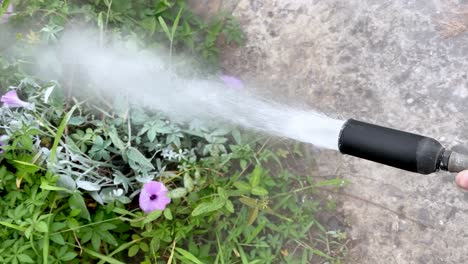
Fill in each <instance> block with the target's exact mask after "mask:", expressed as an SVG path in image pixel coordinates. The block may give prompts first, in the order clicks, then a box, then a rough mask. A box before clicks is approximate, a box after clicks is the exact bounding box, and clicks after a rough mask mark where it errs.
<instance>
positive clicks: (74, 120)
mask: <svg viewBox="0 0 468 264" xmlns="http://www.w3.org/2000/svg"><path fill="white" fill-rule="evenodd" d="M84 122H85V118H84V117H82V116H74V117H72V118H70V120H68V124H69V125H72V126H79V125H82V124H83V123H84Z"/></svg>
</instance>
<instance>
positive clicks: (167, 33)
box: [158, 17, 173, 42]
mask: <svg viewBox="0 0 468 264" xmlns="http://www.w3.org/2000/svg"><path fill="white" fill-rule="evenodd" d="M158 20H159V24H160V25H161V27H162V29H163V30H164V32H165V33H166V36H167V39H169V41H171V42H172V41H173V39H172V37H171V33H170V32H169V28H168V27H167V24H166V21H164V18H162V17H158Z"/></svg>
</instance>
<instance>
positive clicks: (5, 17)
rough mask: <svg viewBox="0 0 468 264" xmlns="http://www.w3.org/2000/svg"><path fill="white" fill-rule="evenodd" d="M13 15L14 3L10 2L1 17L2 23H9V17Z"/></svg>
mask: <svg viewBox="0 0 468 264" xmlns="http://www.w3.org/2000/svg"><path fill="white" fill-rule="evenodd" d="M1 3H2V1H0V4H1ZM12 15H13V5H12V4H10V5H8V7H7V9H6V10H5V12H4V13H3V15H2V17H1V19H0V24H3V23H7V22H8V18H9V17H10V16H12Z"/></svg>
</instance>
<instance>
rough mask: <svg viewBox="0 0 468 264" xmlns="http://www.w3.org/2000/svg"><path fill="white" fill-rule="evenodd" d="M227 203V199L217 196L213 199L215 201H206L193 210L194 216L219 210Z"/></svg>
mask: <svg viewBox="0 0 468 264" xmlns="http://www.w3.org/2000/svg"><path fill="white" fill-rule="evenodd" d="M225 204H226V199H223V198H220V197H217V198H215V199H213V201H211V202H205V203H201V204H199V205H198V206H197V207H196V208H195V209H194V210H193V212H192V216H197V215H201V214H205V213H209V212H213V211H217V210H219V209H221V208H223V206H224V205H225Z"/></svg>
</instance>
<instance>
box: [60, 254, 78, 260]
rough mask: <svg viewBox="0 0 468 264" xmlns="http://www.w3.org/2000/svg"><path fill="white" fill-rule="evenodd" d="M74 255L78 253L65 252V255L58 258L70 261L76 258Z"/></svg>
mask: <svg viewBox="0 0 468 264" xmlns="http://www.w3.org/2000/svg"><path fill="white" fill-rule="evenodd" d="M76 256H78V254H76V253H75V252H67V253H66V254H65V255H63V256H62V257H61V258H60V260H62V261H72V260H73V259H74V258H76Z"/></svg>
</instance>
